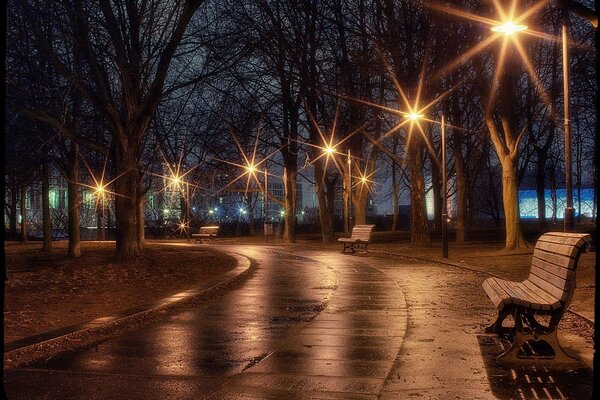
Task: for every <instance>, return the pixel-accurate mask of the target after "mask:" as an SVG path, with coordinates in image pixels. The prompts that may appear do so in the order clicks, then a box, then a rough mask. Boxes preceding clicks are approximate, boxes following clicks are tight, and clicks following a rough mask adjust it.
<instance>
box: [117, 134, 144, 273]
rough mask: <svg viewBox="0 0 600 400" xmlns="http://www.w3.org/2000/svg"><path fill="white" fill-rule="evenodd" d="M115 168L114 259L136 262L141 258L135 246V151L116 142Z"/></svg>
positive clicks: (136, 196)
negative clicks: (134, 260) (135, 260)
mask: <svg viewBox="0 0 600 400" xmlns="http://www.w3.org/2000/svg"><path fill="white" fill-rule="evenodd" d="M117 143H118V144H117V146H116V149H115V163H114V164H115V169H116V174H115V176H118V177H119V178H118V179H116V180H115V182H114V185H115V192H116V193H117V196H115V222H116V230H115V239H116V257H117V259H119V260H120V261H127V260H133V259H136V258H137V257H138V256H139V255H140V248H139V246H138V240H139V236H138V234H139V231H140V229H139V227H138V213H139V206H138V193H137V192H138V182H137V166H138V163H137V158H136V157H135V156H134V154H135V153H136V152H133V151H131V150H130V148H129V146H123V145H121V144H120V143H119V142H117Z"/></svg>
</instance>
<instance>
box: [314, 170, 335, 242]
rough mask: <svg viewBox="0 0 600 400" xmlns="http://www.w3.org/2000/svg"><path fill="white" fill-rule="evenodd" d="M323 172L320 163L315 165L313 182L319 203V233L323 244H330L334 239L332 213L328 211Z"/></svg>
mask: <svg viewBox="0 0 600 400" xmlns="http://www.w3.org/2000/svg"><path fill="white" fill-rule="evenodd" d="M324 175H325V171H324V170H323V166H322V165H321V164H320V162H317V163H316V164H315V181H316V186H317V201H318V202H319V220H320V222H321V233H322V234H323V243H325V244H327V243H331V242H333V239H334V237H335V234H334V232H333V215H332V214H333V213H332V211H331V210H330V209H329V206H328V204H327V203H328V201H327V193H326V192H325V188H326V185H325V176H324Z"/></svg>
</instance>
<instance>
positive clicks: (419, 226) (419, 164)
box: [409, 136, 431, 247]
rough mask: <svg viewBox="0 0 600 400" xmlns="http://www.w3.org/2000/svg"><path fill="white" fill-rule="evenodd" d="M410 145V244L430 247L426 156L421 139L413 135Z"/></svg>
mask: <svg viewBox="0 0 600 400" xmlns="http://www.w3.org/2000/svg"><path fill="white" fill-rule="evenodd" d="M410 147H411V150H410V152H409V154H410V157H409V165H410V216H411V218H410V232H411V238H410V244H411V246H415V247H428V246H430V245H431V239H430V237H429V228H428V226H427V214H426V210H425V177H424V176H423V164H424V157H423V152H422V150H421V139H419V138H418V137H416V136H413V138H412V142H411V146H410Z"/></svg>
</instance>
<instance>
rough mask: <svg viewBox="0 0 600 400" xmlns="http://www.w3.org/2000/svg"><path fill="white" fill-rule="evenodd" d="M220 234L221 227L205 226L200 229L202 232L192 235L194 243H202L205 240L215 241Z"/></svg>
mask: <svg viewBox="0 0 600 400" xmlns="http://www.w3.org/2000/svg"><path fill="white" fill-rule="evenodd" d="M218 233H219V227H218V226H203V227H201V228H200V231H199V232H198V233H194V234H192V237H193V238H194V242H196V243H197V242H201V243H202V240H204V239H207V240H208V239H213V238H215V237H217V234H218Z"/></svg>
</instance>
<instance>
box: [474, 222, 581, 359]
mask: <svg viewBox="0 0 600 400" xmlns="http://www.w3.org/2000/svg"><path fill="white" fill-rule="evenodd" d="M590 242H591V237H590V235H589V234H580V233H562V232H549V233H546V234H544V235H542V237H540V238H539V240H538V241H537V243H536V245H535V250H534V252H533V259H532V262H531V269H530V271H529V276H528V277H527V279H525V280H524V281H522V282H513V281H507V280H504V279H500V278H488V279H486V280H485V281H484V282H483V289H484V290H485V293H486V294H487V296H488V297H489V298H490V300H491V301H492V303H494V305H495V306H496V308H497V309H498V318H497V319H496V321H495V322H494V323H493V324H492V325H490V326H489V327H488V328H487V329H486V332H488V333H498V334H502V335H505V334H508V335H507V336H508V337H509V339H511V340H512V343H511V346H510V348H509V349H508V350H506V351H505V352H504V353H502V354H500V355H499V356H498V361H502V362H516V363H523V362H529V361H531V360H536V361H541V362H549V361H550V362H553V363H561V364H562V363H564V364H575V363H578V361H577V359H576V358H574V357H571V356H569V355H568V354H566V353H565V352H564V350H563V349H562V347H561V346H560V344H559V343H558V337H557V327H558V323H559V322H560V320H561V318H562V316H563V315H564V313H565V312H566V310H567V307H568V306H569V303H570V302H571V298H572V297H573V292H574V290H575V272H576V269H577V264H578V262H579V256H580V255H581V254H582V253H583V252H586V251H588V250H589V248H590ZM509 315H510V316H512V317H513V319H514V322H515V323H514V328H511V329H509V330H508V331H506V329H507V328H503V327H502V321H504V319H505V318H506V317H508V316H509ZM539 316H546V317H545V318H546V319H547V320H548V321H549V322H548V325H543V324H541V323H540V322H538V320H537V319H536V317H539ZM544 342H545V344H544ZM548 346H549V347H550V348H548ZM550 350H551V351H550Z"/></svg>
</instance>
